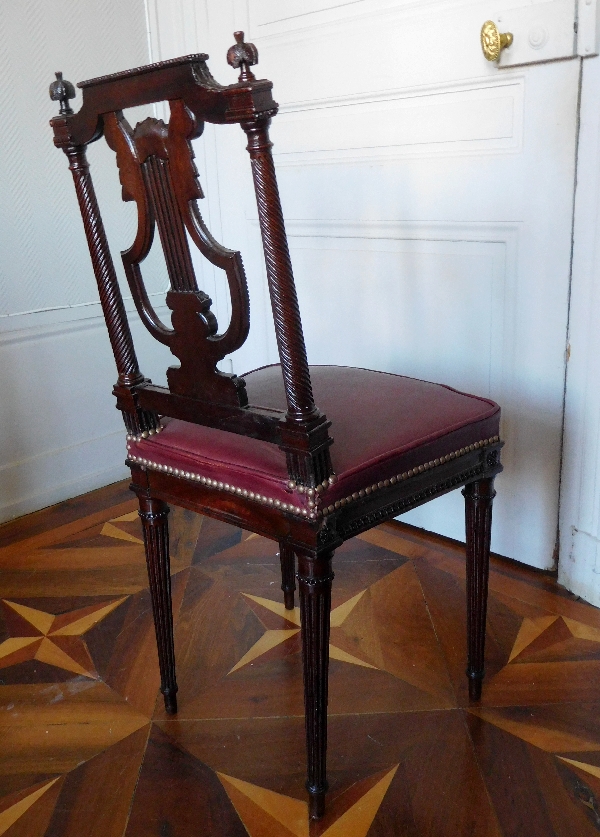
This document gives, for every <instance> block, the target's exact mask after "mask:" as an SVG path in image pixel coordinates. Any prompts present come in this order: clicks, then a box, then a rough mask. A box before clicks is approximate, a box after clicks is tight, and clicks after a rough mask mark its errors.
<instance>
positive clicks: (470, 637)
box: [463, 477, 496, 701]
mask: <svg viewBox="0 0 600 837" xmlns="http://www.w3.org/2000/svg"><path fill="white" fill-rule="evenodd" d="M463 495H464V498H465V519H466V529H467V532H466V534H467V573H466V575H467V660H468V662H467V677H468V679H469V698H470V699H471V700H473V701H477V700H479V699H480V698H481V686H482V681H483V675H484V657H485V624H486V615H487V597H488V578H489V569H490V539H491V531H492V502H493V500H494V497H495V496H496V492H495V491H494V479H493V477H492V478H491V479H483V480H478V481H477V482H473V483H469V484H468V485H466V486H465V488H464V490H463Z"/></svg>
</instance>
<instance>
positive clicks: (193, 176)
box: [50, 32, 332, 486]
mask: <svg viewBox="0 0 600 837" xmlns="http://www.w3.org/2000/svg"><path fill="white" fill-rule="evenodd" d="M235 36H236V44H235V45H234V46H233V47H232V48H231V49H230V50H229V53H228V56H227V58H228V61H229V63H230V64H231V65H232V66H234V67H239V68H240V76H239V80H238V83H237V84H232V85H229V86H222V85H220V84H218V83H217V82H216V81H215V80H214V79H213V78H212V76H211V74H210V72H209V70H208V68H207V66H206V59H207V58H208V56H206V55H203V54H197V55H189V56H186V57H184V58H179V59H174V60H172V61H164V62H161V63H158V64H152V65H149V66H146V67H141V68H138V69H134V70H128V71H126V72H123V73H116V74H114V75H110V76H102V77H101V78H96V79H91V80H90V81H85V82H81V83H80V84H79V85H78V86H79V87H80V88H82V90H83V104H82V107H81V109H80V110H79V111H78V112H77V113H74V112H73V111H72V109H71V108H70V106H69V99H72V98H73V97H74V95H75V91H74V88H73V86H72V85H71V84H70V83H69V82H67V81H64V80H63V78H62V74H61V73H57V74H56V76H57V80H56V81H55V82H54V83H53V84H52V85H51V87H50V95H51V97H52V98H53V99H54V100H57V101H59V102H60V114H59V115H58V116H56V117H55V118H54V119H52V121H51V125H52V127H53V129H54V142H55V144H56V145H57V146H58V147H59V148H62V149H63V151H64V152H65V153H66V155H67V157H68V159H69V168H70V169H71V172H72V174H73V179H74V182H75V189H76V192H77V196H78V200H79V206H80V210H81V214H82V217H83V222H84V228H85V232H86V236H87V240H88V245H89V248H90V253H91V256H92V262H93V266H94V272H95V275H96V279H97V282H98V287H99V291H100V301H101V303H102V308H103V311H104V315H105V318H106V323H107V327H108V331H109V336H110V340H111V345H112V349H113V353H114V355H115V360H116V364H117V369H118V374H119V377H118V381H117V384H116V385H115V388H114V392H115V395H116V397H117V406H118V407H119V409H121V410H122V412H123V416H124V419H125V423H126V426H127V428H128V430H129V432H130V433H132V434H135V435H137V434H140V433H151V432H153V431H154V429H155V428H156V427H157V426H158V416H159V415H163V416H171V417H174V418H181V419H184V420H186V421H191V422H195V423H197V424H202V425H207V426H212V427H217V428H220V429H222V430H226V431H229V432H234V433H240V434H242V435H246V436H253V437H255V438H259V439H263V440H265V441H269V442H273V443H276V444H278V445H279V446H280V447H281V448H282V450H283V451H285V454H286V459H287V465H288V473H289V476H290V479H292V480H294V481H296V482H299V483H301V484H304V485H307V486H316V485H318V484H319V483H320V482H322V481H323V480H326V479H327V477H329V475H330V474H331V461H330V456H329V446H330V444H331V441H332V440H331V438H330V437H329V434H328V428H329V422H328V421H327V419H326V417H325V416H324V415H323V414H321V413H320V412H319V410H318V409H317V408H316V407H315V404H314V400H313V395H312V389H311V382H310V374H309V368H308V362H307V358H306V349H305V345H304V337H303V333H302V324H301V320H300V313H299V308H298V301H297V296H296V289H295V284H294V277H293V273H292V267H291V262H290V256H289V251H288V245H287V238H286V234H285V227H284V222H283V215H282V211H281V204H280V201H279V193H278V189H277V181H276V178H275V169H274V165H273V158H272V155H271V142H270V140H269V133H268V129H269V124H270V120H271V117H272V116H273V115H275V114H276V112H277V104H276V103H275V102H274V100H273V98H272V92H271V91H272V83H271V82H270V81H267V80H256V78H255V77H254V75H253V73H252V72H251V70H250V66H251V65H252V64H255V63H256V62H257V60H258V54H257V51H256V48H255V47H254V46H253V45H252V44H246V43H244V40H243V33H242V32H236V33H235ZM161 101H168V103H169V108H170V119H169V121H168V124H165V122H163V121H162V120H159V119H154V118H148V119H146V120H144V121H143V122H141V123H139V124H137V125H136V126H135V128H132V127H131V126H130V125H129V124H128V122H127V120H126V119H125V117H124V115H123V111H124V110H125V109H127V108H132V107H135V106H139V105H148V104H152V103H156V102H161ZM205 122H212V123H220V124H224V123H234V122H236V123H239V124H240V125H241V126H242V128H243V130H244V131H245V133H246V135H247V137H248V146H247V147H248V151H249V153H250V159H251V165H252V173H253V179H254V186H255V191H256V199H257V205H258V214H259V221H260V227H261V234H262V239H263V247H264V253H265V261H266V268H267V278H268V282H269V292H270V296H271V304H272V310H273V318H274V323H275V333H276V337H277V344H278V349H279V356H280V360H281V368H282V374H283V383H284V387H285V393H286V400H287V412H285V413H284V412H279V411H277V410H267V409H264V408H261V407H255V406H252V405H251V404H249V403H248V396H247V393H246V384H245V381H244V380H243V378H240V377H237V376H236V375H232V374H226V373H224V372H221V371H219V370H218V369H217V363H218V362H219V361H220V360H222V359H223V358H224V357H225V356H226V355H228V354H230V353H231V352H234V351H235V350H236V349H238V348H239V347H240V346H241V345H242V344H243V343H244V341H245V340H246V338H247V336H248V331H249V327H250V307H249V299H248V288H247V282H246V276H245V273H244V268H243V264H242V260H241V257H240V254H239V253H238V252H235V251H232V250H228V249H227V248H225V247H223V246H222V245H220V244H219V243H218V242H216V241H215V239H214V238H213V237H212V236H211V234H210V232H209V231H208V229H207V228H206V226H205V224H204V222H203V220H202V216H201V214H200V211H199V208H198V205H197V199H198V198H201V197H203V195H202V190H201V187H200V184H199V182H198V177H197V171H196V168H195V165H194V160H193V157H194V155H193V151H192V146H191V141H192V140H193V139H196V138H197V137H199V136H200V135H201V134H202V131H203V127H204V123H205ZM102 136H104V137H105V138H106V141H107V143H108V145H109V146H110V148H111V149H112V150H113V151H114V152H115V154H116V161H117V165H118V168H119V176H120V180H121V185H122V187H123V200H125V201H134V202H135V203H136V206H137V215H138V226H137V234H136V237H135V240H134V242H133V244H132V246H131V247H130V248H129V249H128V250H125V251H123V253H122V254H121V255H122V259H123V266H124V268H125V274H126V277H127V281H128V283H129V287H130V289H131V293H132V295H133V299H134V301H135V305H136V308H137V310H138V312H139V315H140V317H141V319H142V322H143V323H144V325H145V326H146V328H147V329H148V331H149V332H150V333H151V334H152V335H153V337H155V338H156V339H157V340H159V341H160V342H161V343H164V344H165V345H166V346H168V347H169V349H170V350H171V352H172V353H173V354H174V355H175V356H176V357H177V358H178V359H179V361H180V365H179V366H174V367H171V368H169V370H168V371H167V382H168V388H164V387H159V386H155V385H153V384H152V383H151V382H150V381H149V380H148V379H146V378H144V376H143V375H142V374H141V372H140V369H139V365H138V361H137V357H136V354H135V349H134V346H133V341H132V337H131V331H130V328H129V324H128V321H127V316H126V313H125V308H124V305H123V300H122V297H121V293H120V290H119V285H118V282H117V277H116V273H115V269H114V264H113V262H112V259H111V255H110V250H109V248H108V243H107V240H106V235H105V232H104V227H103V224H102V219H101V216H100V212H99V208H98V203H97V201H96V197H95V194H94V189H93V185H92V181H91V177H90V173H89V166H88V162H87V158H86V146H87V144H88V143H90V142H93V141H95V140H97V139H99V138H100V137H102ZM156 229H157V230H158V235H159V238H160V243H161V245H162V249H163V252H164V256H165V261H166V266H167V272H168V275H169V280H170V289H169V291H168V293H167V298H166V302H167V306H168V307H169V309H170V310H171V312H172V315H171V321H172V323H171V327H170V328H169V327H167V326H165V325H164V324H163V323H162V322H161V320H160V318H159V317H158V316H157V314H156V312H155V310H154V309H153V307H152V304H151V302H150V300H149V298H148V294H147V293H146V289H145V286H144V281H143V278H142V273H141V268H140V264H141V262H142V261H143V260H144V258H145V257H146V256H147V254H148V252H149V250H150V247H151V246H152V242H153V238H154V233H155V230H156ZM189 240H191V241H192V242H193V244H194V245H195V246H196V247H197V248H198V249H199V250H200V252H201V253H202V255H203V256H204V257H205V258H207V259H208V260H209V261H210V262H212V264H214V265H216V266H217V267H219V268H221V269H222V270H224V271H225V274H226V276H227V280H228V284H229V292H230V296H231V310H232V314H231V320H230V323H229V326H228V328H227V330H226V331H225V332H224V333H223V334H219V333H218V327H217V321H216V318H215V316H214V314H213V312H212V311H211V300H210V298H209V297H208V296H207V295H206V294H205V293H204V292H203V291H202V290H201V289H200V288H199V287H198V284H197V281H196V275H195V272H194V268H193V264H192V257H191V253H190V246H189Z"/></svg>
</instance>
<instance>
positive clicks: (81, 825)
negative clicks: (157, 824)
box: [44, 727, 149, 837]
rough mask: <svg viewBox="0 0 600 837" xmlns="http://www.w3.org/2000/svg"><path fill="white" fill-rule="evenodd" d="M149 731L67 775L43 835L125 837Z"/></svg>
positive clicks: (123, 741)
mask: <svg viewBox="0 0 600 837" xmlns="http://www.w3.org/2000/svg"><path fill="white" fill-rule="evenodd" d="M148 734H149V729H148V728H147V727H143V728H142V729H140V730H138V731H137V732H134V733H133V734H132V735H129V736H127V737H126V738H124V739H123V740H122V741H120V742H118V743H117V744H114V745H113V746H112V747H109V748H108V749H107V750H105V751H104V752H103V753H100V754H99V755H97V756H95V757H94V758H92V759H90V760H89V761H87V762H85V764H82V765H81V766H79V767H77V768H76V769H75V770H72V771H71V772H70V773H69V774H67V776H66V777H65V780H64V783H63V785H62V789H61V792H60V796H59V798H58V802H57V804H56V807H55V809H54V814H53V816H52V820H51V821H50V824H49V826H48V829H47V831H46V832H45V834H44V837H82V835H85V837H122V835H123V833H124V831H125V827H126V825H127V820H128V816H129V809H130V807H131V798H132V796H133V793H134V790H135V786H136V784H137V780H138V775H139V771H140V767H141V763H142V758H143V755H144V751H145V748H146V741H147V739H148Z"/></svg>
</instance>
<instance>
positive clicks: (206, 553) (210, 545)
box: [192, 517, 277, 564]
mask: <svg viewBox="0 0 600 837" xmlns="http://www.w3.org/2000/svg"><path fill="white" fill-rule="evenodd" d="M247 534H249V533H244V532H242V530H241V529H238V528H237V527H235V526H230V525H229V524H228V523H222V522H221V521H220V520H213V519H211V518H210V517H206V518H204V521H203V523H202V536H201V537H199V538H198V542H197V545H196V549H195V552H194V557H193V559H192V563H193V564H199V563H201V562H202V561H203V560H204V559H206V558H210V557H211V555H214V554H215V553H217V552H223V550H225V549H229V547H231V546H235V544H238V543H240V542H241V541H242V538H243V537H244V535H247ZM275 551H277V550H275Z"/></svg>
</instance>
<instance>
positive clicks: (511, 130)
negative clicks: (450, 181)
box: [273, 73, 525, 167]
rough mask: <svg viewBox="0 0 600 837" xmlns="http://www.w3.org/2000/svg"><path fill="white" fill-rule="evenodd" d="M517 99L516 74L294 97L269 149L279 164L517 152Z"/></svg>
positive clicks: (520, 115)
mask: <svg viewBox="0 0 600 837" xmlns="http://www.w3.org/2000/svg"><path fill="white" fill-rule="evenodd" d="M524 106H525V76H524V74H523V73H512V74H511V75H510V76H502V77H500V78H494V79H490V78H478V79H474V80H472V81H469V82H449V83H445V84H428V85H423V86H420V85H419V86H412V87H407V88H397V89H389V90H380V91H376V92H374V93H368V94H366V93H358V94H352V95H348V96H331V97H323V98H319V99H311V100H305V101H295V102H290V103H288V104H285V105H283V106H282V107H281V108H280V112H279V115H278V117H277V120H276V121H275V123H274V126H273V137H274V140H275V147H274V156H275V160H276V163H277V166H278V167H285V166H305V165H307V164H309V165H315V164H319V165H322V164H324V163H326V164H328V165H333V164H335V165H339V164H344V165H347V164H348V163H352V162H362V161H369V162H371V161H378V160H382V161H388V160H394V159H404V158H406V157H411V158H414V157H423V156H427V157H429V156H436V157H440V156H441V157H447V156H457V155H458V156H461V155H469V156H471V157H472V156H475V155H477V156H478V155H482V154H483V155H489V154H494V155H498V154H507V153H509V154H518V153H520V151H521V149H522V145H523V124H524ZM461 113H462V116H461ZM392 116H393V119H391V118H390V117H392ZM299 121H301V122H302V130H301V131H299V130H298V122H299Z"/></svg>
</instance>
